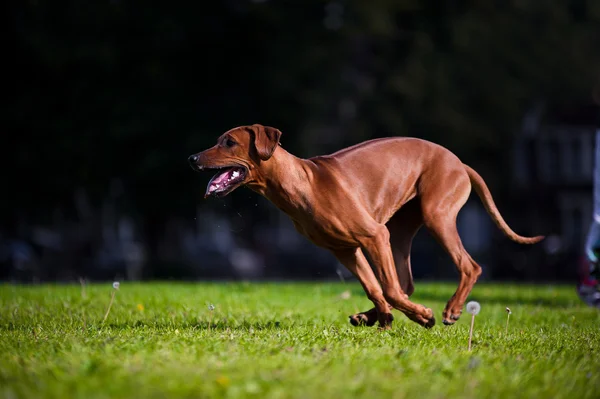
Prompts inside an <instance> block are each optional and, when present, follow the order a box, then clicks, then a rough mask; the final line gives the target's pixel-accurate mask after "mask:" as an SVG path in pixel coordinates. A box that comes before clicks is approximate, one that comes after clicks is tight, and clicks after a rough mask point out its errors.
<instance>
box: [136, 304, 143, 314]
mask: <svg viewBox="0 0 600 399" xmlns="http://www.w3.org/2000/svg"><path fill="white" fill-rule="evenodd" d="M137 309H138V310H139V311H140V312H143V311H144V305H142V304H141V303H138V305H137Z"/></svg>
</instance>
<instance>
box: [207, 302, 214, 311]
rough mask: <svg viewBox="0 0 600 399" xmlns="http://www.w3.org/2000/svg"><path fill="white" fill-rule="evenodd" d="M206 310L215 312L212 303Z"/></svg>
mask: <svg viewBox="0 0 600 399" xmlns="http://www.w3.org/2000/svg"><path fill="white" fill-rule="evenodd" d="M208 310H210V311H213V310H215V305H213V304H212V303H209V304H208Z"/></svg>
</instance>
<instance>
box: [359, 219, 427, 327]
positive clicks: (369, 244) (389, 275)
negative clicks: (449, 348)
mask: <svg viewBox="0 0 600 399" xmlns="http://www.w3.org/2000/svg"><path fill="white" fill-rule="evenodd" d="M361 245H362V248H363V250H365V251H366V252H367V253H368V254H369V256H370V257H371V259H372V261H373V270H374V271H375V274H376V276H377V279H378V280H379V282H380V283H381V289H382V291H383V296H384V298H385V300H386V301H387V302H388V303H389V304H390V305H392V306H393V307H394V308H396V309H398V310H399V311H401V312H402V313H404V314H405V315H406V316H407V317H408V318H409V319H411V320H412V321H414V322H417V323H419V324H420V325H422V326H423V327H426V328H430V327H433V326H434V325H435V318H434V316H433V311H432V310H431V309H428V308H426V307H425V306H423V305H419V304H416V303H413V302H411V301H410V300H409V299H408V295H406V293H405V292H404V291H402V288H401V287H400V282H399V281H398V273H397V272H396V267H395V265H394V256H393V255H392V249H391V247H390V233H389V231H388V229H387V227H385V226H384V225H378V226H376V227H374V228H373V234H372V235H370V236H369V237H365V238H363V240H362V242H361Z"/></svg>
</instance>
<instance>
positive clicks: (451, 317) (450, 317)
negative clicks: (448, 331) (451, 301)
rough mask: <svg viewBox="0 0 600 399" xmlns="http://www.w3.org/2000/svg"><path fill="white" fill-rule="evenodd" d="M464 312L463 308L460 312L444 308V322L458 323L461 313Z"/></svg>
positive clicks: (448, 323)
mask: <svg viewBox="0 0 600 399" xmlns="http://www.w3.org/2000/svg"><path fill="white" fill-rule="evenodd" d="M461 314H462V310H459V311H458V312H454V313H452V312H450V311H448V310H444V312H443V313H442V317H443V319H442V323H444V324H445V325H447V326H451V325H453V324H454V323H456V322H457V321H458V319H460V315H461Z"/></svg>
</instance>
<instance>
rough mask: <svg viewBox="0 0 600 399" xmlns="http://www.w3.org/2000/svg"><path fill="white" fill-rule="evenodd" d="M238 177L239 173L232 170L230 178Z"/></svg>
mask: <svg viewBox="0 0 600 399" xmlns="http://www.w3.org/2000/svg"><path fill="white" fill-rule="evenodd" d="M239 175H240V172H238V171H237V170H234V171H233V173H232V174H231V177H238V176H239Z"/></svg>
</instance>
